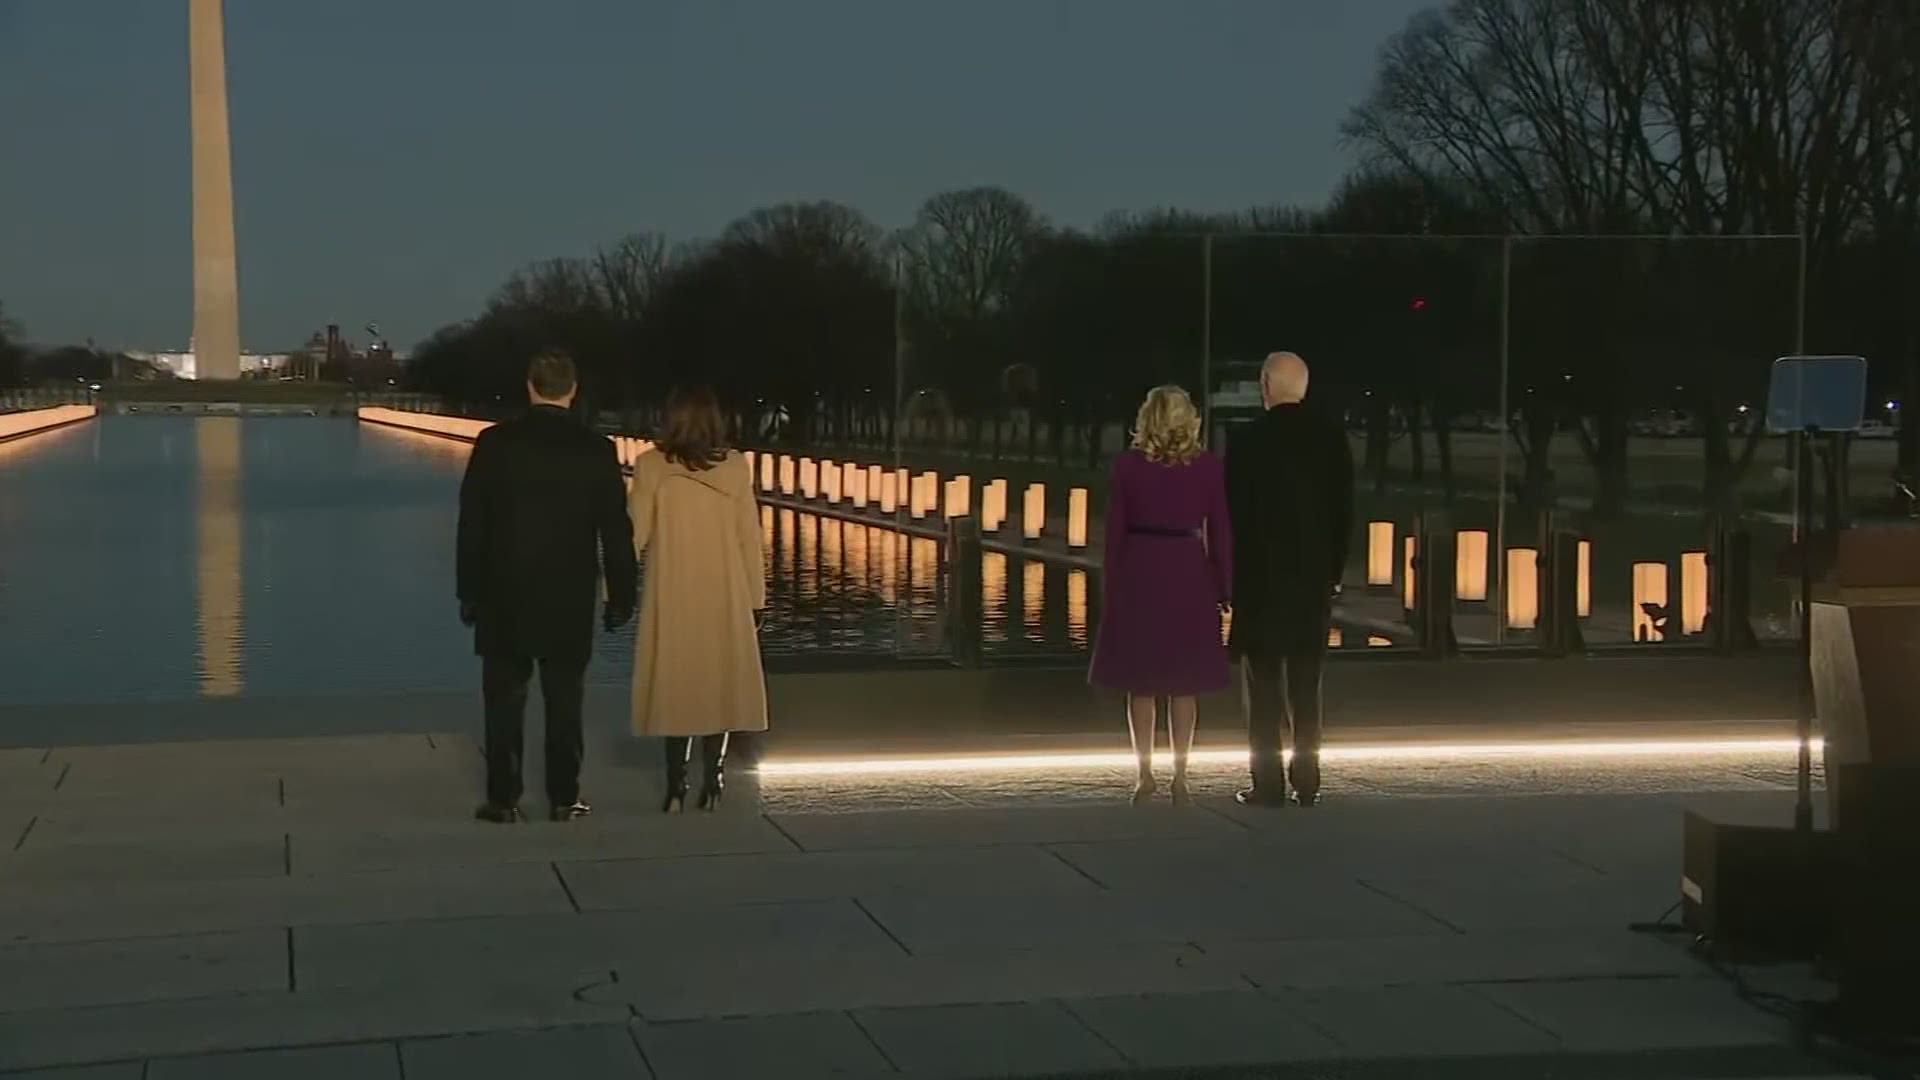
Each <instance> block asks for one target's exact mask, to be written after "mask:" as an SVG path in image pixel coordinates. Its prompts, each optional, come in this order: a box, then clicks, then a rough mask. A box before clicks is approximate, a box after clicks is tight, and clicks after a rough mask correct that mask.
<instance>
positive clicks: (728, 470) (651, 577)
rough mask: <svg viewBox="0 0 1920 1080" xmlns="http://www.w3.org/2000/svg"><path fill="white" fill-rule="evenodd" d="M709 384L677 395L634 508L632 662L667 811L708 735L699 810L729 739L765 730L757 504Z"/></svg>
mask: <svg viewBox="0 0 1920 1080" xmlns="http://www.w3.org/2000/svg"><path fill="white" fill-rule="evenodd" d="M726 434H727V428H726V420H725V417H723V416H722V415H721V412H720V406H719V403H718V402H717V401H716V400H715V398H714V395H713V391H711V390H708V389H705V388H697V389H690V390H676V391H675V392H674V393H673V394H672V396H670V397H669V398H668V400H667V418H666V426H665V428H664V429H663V430H662V431H661V433H660V437H659V438H658V439H657V440H656V442H655V446H654V449H653V452H652V453H647V454H642V455H640V458H639V461H638V463H637V464H636V465H635V466H634V470H633V488H632V490H631V492H630V493H629V494H628V498H627V512H628V515H629V516H630V517H632V518H633V545H634V550H635V551H636V552H637V553H639V555H640V557H641V558H642V559H643V560H644V561H645V563H646V574H645V578H644V580H643V583H642V585H641V589H640V629H639V633H638V634H636V635H635V641H636V653H635V656H634V664H633V731H634V734H636V735H656V736H664V737H665V739H666V764H667V795H666V801H665V803H664V805H663V806H662V809H663V810H666V811H668V812H674V811H678V810H682V809H684V808H685V806H686V797H687V763H688V759H689V757H690V755H691V753H692V749H693V737H694V736H700V737H701V740H700V741H701V751H702V753H701V758H702V762H703V764H704V765H705V778H704V783H703V784H702V785H701V789H700V803H699V805H700V808H701V809H703V810H712V809H714V808H715V807H717V806H718V805H719V803H720V792H721V789H722V786H723V783H724V777H723V769H724V766H725V764H726V755H727V735H728V733H729V732H733V731H765V730H766V728H767V689H766V685H767V684H766V676H765V674H764V672H763V671H762V669H761V666H760V637H759V633H758V628H759V623H760V614H761V611H762V609H764V608H765V607H766V603H767V588H766V574H765V570H764V567H763V565H762V562H761V558H762V556H761V549H760V510H759V507H758V506H757V505H756V503H755V502H754V497H753V476H752V472H751V470H750V469H749V468H748V466H747V462H746V458H745V457H744V456H742V455H741V454H740V453H739V452H738V451H736V450H730V449H728V448H727V445H726Z"/></svg>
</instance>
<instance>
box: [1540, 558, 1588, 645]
mask: <svg viewBox="0 0 1920 1080" xmlns="http://www.w3.org/2000/svg"><path fill="white" fill-rule="evenodd" d="M1547 535H1548V545H1547V566H1546V573H1545V574H1544V575H1542V578H1541V581H1542V589H1543V590H1544V592H1545V595H1544V596H1543V597H1542V598H1541V604H1540V615H1541V620H1540V647H1541V651H1543V652H1545V653H1546V654H1547V655H1548V656H1579V655H1580V654H1581V653H1583V652H1585V651H1586V648H1587V645H1586V639H1585V637H1584V636H1583V635H1582V634H1581V633H1580V535H1579V534H1578V533H1575V532H1570V531H1567V530H1560V531H1556V532H1552V533H1549V534H1547Z"/></svg>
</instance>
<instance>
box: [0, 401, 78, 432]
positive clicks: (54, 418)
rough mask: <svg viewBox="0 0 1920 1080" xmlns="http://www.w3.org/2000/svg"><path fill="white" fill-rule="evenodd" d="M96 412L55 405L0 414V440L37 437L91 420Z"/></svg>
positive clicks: (71, 406) (76, 407) (73, 406)
mask: <svg viewBox="0 0 1920 1080" xmlns="http://www.w3.org/2000/svg"><path fill="white" fill-rule="evenodd" d="M96 411H97V410H95V408H94V407H93V406H92V405H55V406H53V407H52V408H47V409H28V410H26V411H24V412H13V413H0V439H15V438H19V437H21V436H24V435H37V434H39V433H40V432H42V431H52V430H53V429H54V428H60V427H65V426H67V425H68V424H77V423H79V422H80V421H82V420H87V419H91V418H92V417H93V416H94V415H95V414H96Z"/></svg>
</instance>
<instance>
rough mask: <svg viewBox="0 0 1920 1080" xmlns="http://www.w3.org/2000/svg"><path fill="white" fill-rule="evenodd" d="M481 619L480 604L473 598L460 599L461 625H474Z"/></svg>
mask: <svg viewBox="0 0 1920 1080" xmlns="http://www.w3.org/2000/svg"><path fill="white" fill-rule="evenodd" d="M479 621H480V605H478V604H475V603H474V602H473V601H471V600H462V601H460V625H461V626H472V625H473V624H474V623H477V622H479Z"/></svg>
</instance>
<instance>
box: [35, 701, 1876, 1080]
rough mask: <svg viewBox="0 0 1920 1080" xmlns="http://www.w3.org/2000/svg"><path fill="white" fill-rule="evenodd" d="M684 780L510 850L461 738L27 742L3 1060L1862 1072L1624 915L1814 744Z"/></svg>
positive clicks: (1781, 806)
mask: <svg viewBox="0 0 1920 1080" xmlns="http://www.w3.org/2000/svg"><path fill="white" fill-rule="evenodd" d="M649 757H650V755H646V754H636V755H633V758H634V760H635V761H636V762H645V763H644V764H640V763H636V764H634V765H631V766H623V765H619V764H615V763H610V762H609V761H608V758H607V755H601V756H600V759H599V763H598V764H597V765H596V766H595V768H594V771H593V772H592V774H591V776H590V779H589V782H590V785H591V786H590V789H589V794H590V795H591V796H593V797H594V799H595V802H596V806H597V808H598V811H599V812H598V813H597V814H596V815H595V816H594V817H593V818H592V819H589V820H587V821H582V822H577V823H573V824H569V825H554V824H548V823H545V822H540V823H538V824H526V825H519V826H509V827H496V826H485V825H481V824H478V823H475V822H472V821H470V820H468V819H467V817H466V815H467V812H468V811H469V810H470V809H471V806H472V804H473V802H474V801H475V793H476V791H477V789H478V778H479V759H478V755H477V754H476V753H475V749H474V747H473V745H472V743H471V741H470V740H469V739H467V738H466V737H463V736H423V735H406V736H368V737H339V738H326V739H280V740H268V739H262V740H254V741H230V742H197V743H158V744H148V745H143V746H95V747H74V748H55V749H50V750H29V749H19V750H5V751H0V1075H5V1076H8V1077H12V1078H15V1080H17V1078H18V1077H22V1076H32V1077H36V1078H40V1077H48V1078H51V1077H61V1078H66V1080H137V1078H143V1077H144V1078H145V1080H188V1078H192V1080H199V1078H226V1077H234V1078H240V1077H249V1078H250V1077H273V1078H286V1080H303V1078H321V1077H354V1078H367V1080H387V1078H395V1080H397V1078H400V1077H405V1078H407V1080H423V1078H425V1080H438V1078H442V1077H445V1078H455V1077H458V1078H461V1080H485V1078H490V1077H522V1076H530V1075H539V1074H551V1075H556V1076H565V1077H569V1078H570V1080H599V1078H603V1077H605V1078H611V1077H627V1078H640V1077H648V1076H654V1077H660V1078H662V1080H680V1078H693V1077H759V1076H777V1077H782V1078H789V1077H790V1078H804V1077H812V1076H830V1075H831V1076H892V1075H903V1074H904V1075H908V1076H926V1077H936V1076H939V1077H976V1076H1009V1075H1014V1076H1018V1075H1094V1076H1104V1075H1119V1074H1123V1073H1127V1072H1129V1071H1134V1070H1139V1071H1143V1072H1145V1073H1147V1074H1150V1075H1151V1074H1153V1073H1154V1071H1155V1070H1162V1073H1161V1074H1163V1075H1169V1076H1171V1075H1222V1076H1225V1075H1244V1076H1302V1077H1305V1076H1316V1077H1337V1076H1341V1077H1344V1076H1353V1077H1362V1076H1382V1077H1385V1076H1434V1077H1455V1076H1458V1077H1463V1078H1464V1077H1504V1076H1513V1077H1520V1076H1548V1075H1551V1076H1593V1077H1602V1076H1626V1075H1632V1076H1634V1077H1636V1078H1637V1080H1657V1078H1661V1077H1671V1078H1675V1080H1680V1078H1685V1077H1706V1076H1783V1077H1784V1076H1793V1077H1811V1076H1818V1075H1822V1074H1826V1073H1839V1072H1844V1070H1842V1069H1838V1068H1835V1067H1833V1066H1832V1065H1830V1064H1825V1063H1823V1062H1821V1061H1818V1060H1815V1059H1813V1058H1810V1057H1808V1056H1806V1055H1805V1054H1804V1053H1803V1052H1802V1051H1800V1050H1798V1049H1796V1048H1795V1044H1794V1040H1793V1036H1792V1031H1791V1029H1790V1027H1789V1025H1788V1024H1787V1023H1786V1022H1785V1021H1783V1020H1780V1019H1778V1018H1776V1017H1774V1016H1771V1015H1768V1014H1767V1013H1764V1012H1761V1011H1759V1010H1758V1009H1755V1008H1752V1007H1749V1006H1748V1005H1746V1004H1743V1003H1742V1002H1741V1001H1739V1000H1738V999H1737V998H1736V996H1735V995H1734V993H1733V992H1732V991H1731V990H1730V989H1729V988H1728V987H1727V985H1725V984H1724V983H1723V982H1721V981H1720V980H1718V979H1717V978H1714V977H1712V976H1711V975H1710V974H1709V973H1708V972H1707V970H1706V969H1705V968H1704V967H1702V966H1700V965H1699V964H1698V963H1696V962H1695V961H1694V960H1692V959H1691V958H1689V956H1688V955H1687V954H1686V953H1685V951H1684V950H1683V949H1682V948H1681V947H1680V946H1679V945H1677V944H1675V943H1674V942H1673V941H1672V940H1671V939H1662V938H1658V937H1649V936H1644V935H1636V934H1633V933H1630V932H1628V931H1627V929H1626V926H1627V924H1628V923H1629V922H1631V921H1634V920H1650V919H1655V918H1658V917H1659V916H1661V915H1662V913H1663V912H1664V911H1665V910H1666V909H1667V908H1668V906H1669V905H1670V903H1671V902H1672V901H1673V899H1674V898H1675V895H1676V893H1677V877H1678V867H1679V838H1680V814H1679V809H1680V807H1681V806H1682V805H1684V804H1687V803H1689V802H1695V803H1705V804H1710V805H1717V806H1721V807H1726V808H1729V809H1739V810H1750V811H1764V812H1766V813H1768V814H1775V815H1778V816H1780V817H1781V818H1782V819H1783V820H1784V818H1785V816H1786V807H1787V805H1788V803H1787V798H1788V796H1787V794H1786V792H1785V791H1784V790H1783V789H1782V780H1783V777H1784V775H1785V774H1784V772H1783V771H1782V769H1781V767H1780V766H1781V763H1780V762H1777V761H1763V762H1750V761H1745V760H1740V759H1738V756H1737V755H1731V756H1730V758H1729V760H1726V761H1705V762H1696V763H1675V764H1670V765H1669V764H1659V763H1655V762H1633V763H1627V764H1624V765H1614V766H1602V765H1595V764H1592V763H1582V762H1577V761H1575V762H1558V763H1554V764H1552V765H1544V764H1537V763H1535V764H1529V763H1526V762H1506V763H1501V764H1499V765H1483V766H1480V767H1478V768H1470V767H1467V766H1465V765H1462V764H1458V763H1456V764H1451V765H1449V764H1445V763H1441V764H1432V763H1429V764H1426V765H1423V766H1418V767H1416V766H1390V765H1385V764H1383V765H1379V766H1375V765H1362V764H1359V763H1356V764H1354V765H1353V766H1351V768H1350V770H1349V772H1350V774H1351V775H1349V776H1343V777H1340V778H1338V780H1339V786H1337V787H1336V788H1335V790H1336V792H1337V793H1338V796H1339V797H1337V798H1334V799H1331V800H1330V801H1329V803H1328V805H1326V806H1323V807H1321V808H1318V809H1315V810H1311V811H1302V810H1298V809H1289V810H1282V811H1263V812H1252V811H1247V810H1244V809H1241V808H1239V807H1236V806H1234V805H1233V804H1232V802H1231V800H1230V799H1228V798H1226V797H1225V796H1226V793H1227V792H1228V791H1229V790H1230V789H1231V786H1232V783H1233V779H1234V778H1233V775H1232V772H1231V770H1227V769H1218V768H1216V769H1214V770H1212V771H1210V772H1208V773H1205V774H1203V775H1200V776H1198V777H1196V780H1197V782H1198V788H1199V792H1200V794H1201V796H1202V797H1201V798H1200V800H1199V802H1198V804H1197V805H1195V806H1192V807H1186V808H1175V807H1172V806H1170V805H1169V804H1167V803H1166V802H1165V801H1164V800H1162V801H1160V802H1157V803H1156V804H1154V805H1152V806H1148V807H1142V808H1133V807H1129V806H1126V805H1124V804H1122V803H1121V802H1120V801H1119V798H1118V792H1119V791H1121V790H1122V789H1123V788H1124V786H1125V785H1124V774H1122V775H1120V776H1114V775H1112V774H1111V773H1103V772H1100V771H1098V770H1095V771H1093V772H1089V773H1084V774H1082V773H1076V774H1074V775H1071V776H1068V775H1045V774H1042V775H1039V776H1033V777H1028V778H1026V779H1020V780H1008V779H1007V778H1004V777H984V778H983V777H966V776H949V777H942V778H938V779H934V778H925V777H922V778H887V777H863V778H841V779H837V780H831V781H829V780H806V779H794V780H776V779H775V778H772V777H769V778H768V779H767V780H766V781H765V784H764V785H761V788H762V789H760V790H756V785H755V784H754V783H752V782H750V781H749V780H748V779H746V778H742V780H741V781H739V782H738V783H736V786H735V789H734V790H733V791H731V792H730V793H729V800H730V801H729V803H728V804H727V805H726V806H725V807H724V808H723V809H722V810H721V812H719V813H717V814H713V815H700V814H688V815H687V816H685V817H676V818H667V817H664V816H662V815H660V814H658V813H657V812H655V807H654V806H653V803H654V801H655V799H656V798H657V791H658V787H657V781H656V780H655V778H654V776H653V772H652V770H651V768H650V767H648V766H649V765H650V761H646V759H648V758H649ZM1396 768H1397V769H1398V770H1399V771H1398V772H1394V771H1393V770H1394V769H1396ZM1382 770H1385V771H1384V772H1383V771H1382ZM1489 770H1492V771H1500V770H1504V771H1505V772H1506V773H1508V774H1510V775H1511V778H1512V779H1513V782H1512V783H1506V784H1503V783H1499V782H1494V781H1493V780H1491V779H1489V778H1488V777H1487V776H1486V775H1485V774H1486V773H1488V772H1489ZM1609 770H1611V772H1609ZM1476 774H1479V775H1480V778H1479V779H1477V780H1472V779H1471V778H1472V777H1473V776H1475V775H1476ZM1383 776H1385V777H1387V779H1384V780H1383V779H1381V777H1383ZM1423 777H1424V778H1425V780H1424V783H1423V780H1422V778H1423ZM1462 777H1467V778H1469V781H1468V782H1465V783H1463V782H1462V781H1461V778H1462ZM1609 778H1611V779H1609ZM1700 789H1714V790H1704V791H1703V790H1700ZM1623 790H1624V791H1626V792H1628V793H1624V794H1623V793H1620V792H1621V791H1623ZM1462 791H1466V792H1473V794H1464V795H1463V794H1457V792H1462ZM1548 791H1561V792H1577V793H1569V794H1545V793H1544V792H1548ZM1609 792H1611V793H1609ZM538 801H539V800H538V798H537V793H536V794H535V796H534V797H531V798H529V800H528V805H529V806H532V805H534V804H535V803H537V802H538ZM907 804H914V805H907ZM929 807H931V808H929ZM34 1070H40V1071H34ZM1207 1070H1217V1071H1207Z"/></svg>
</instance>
